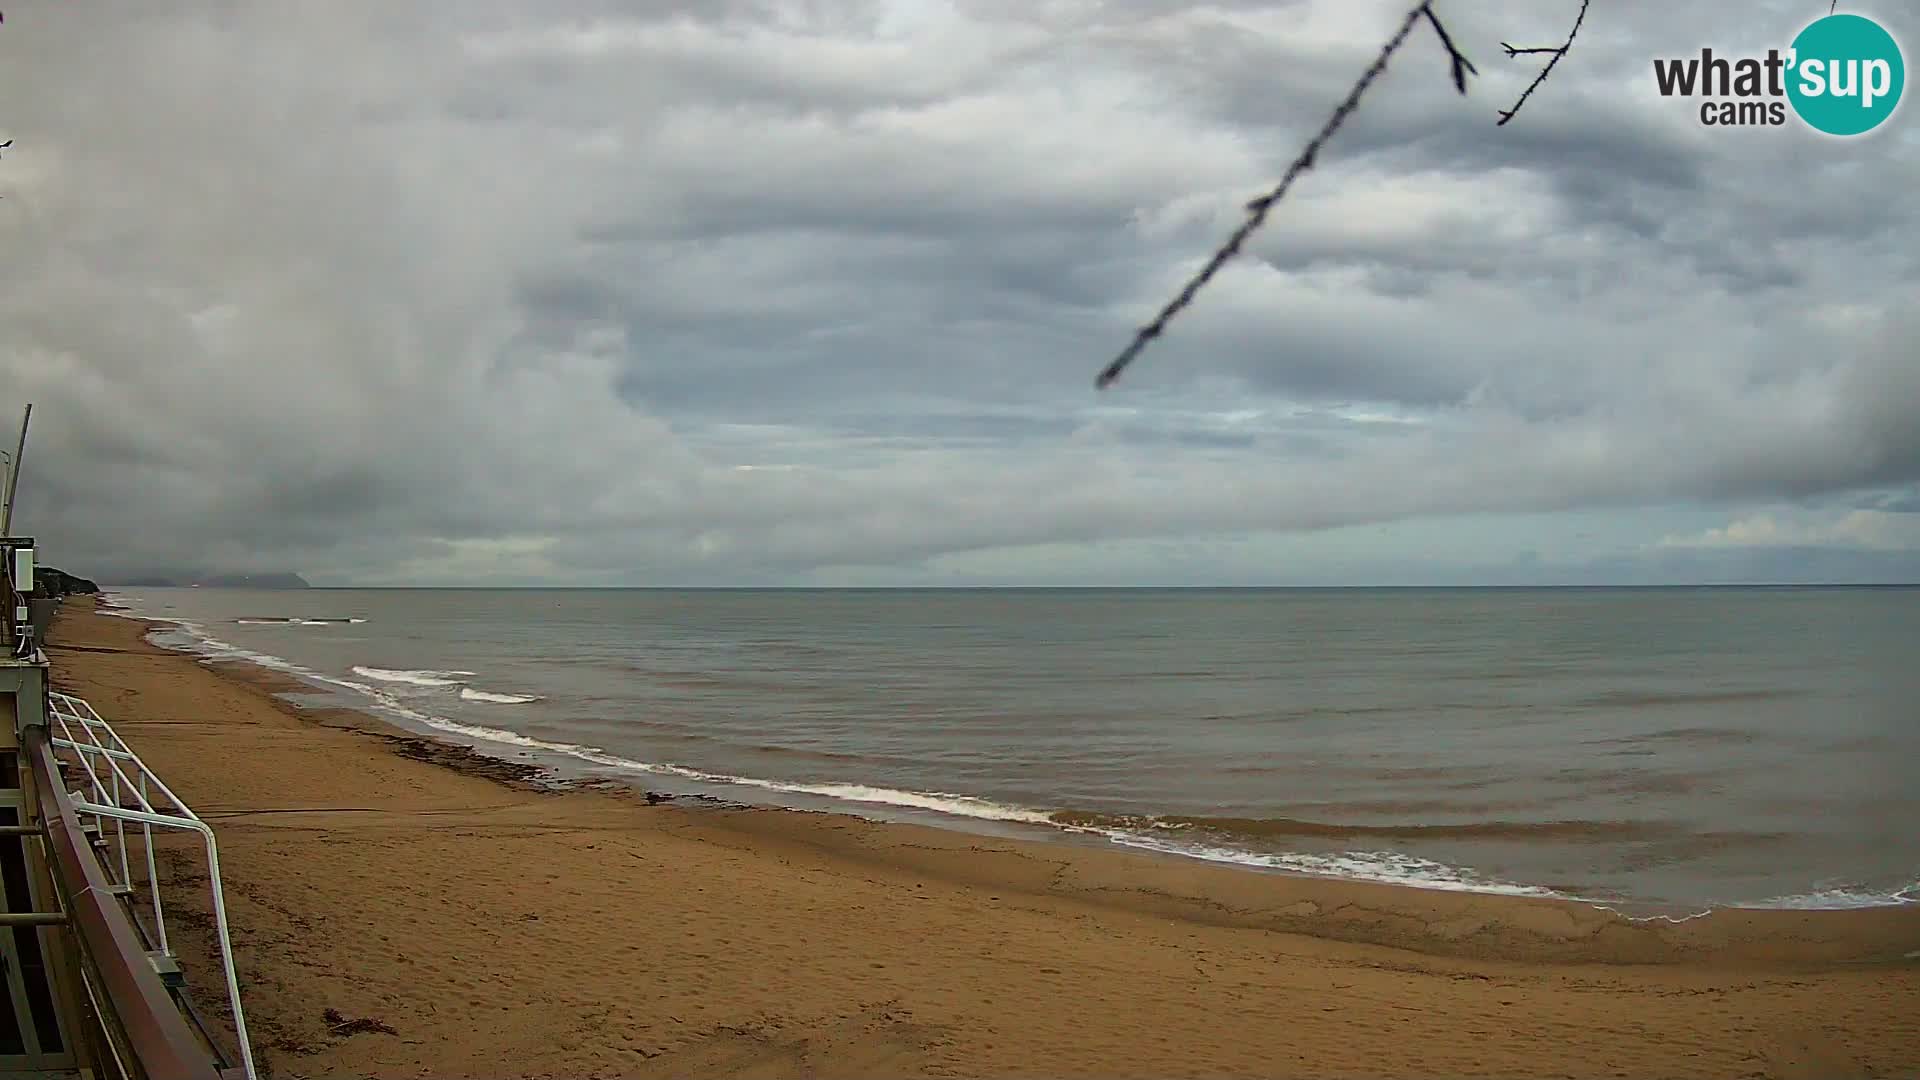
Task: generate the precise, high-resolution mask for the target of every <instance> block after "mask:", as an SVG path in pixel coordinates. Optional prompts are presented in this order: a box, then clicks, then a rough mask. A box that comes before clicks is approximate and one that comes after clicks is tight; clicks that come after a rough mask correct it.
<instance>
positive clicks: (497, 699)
mask: <svg viewBox="0 0 1920 1080" xmlns="http://www.w3.org/2000/svg"><path fill="white" fill-rule="evenodd" d="M460 700H461V701H479V702H484V703H486V704H489V705H525V704H527V703H528V702H530V701H539V700H540V695H538V694H496V693H494V692H493V691H491V690H475V689H474V688H473V687H471V686H466V687H462V688H461V689H460Z"/></svg>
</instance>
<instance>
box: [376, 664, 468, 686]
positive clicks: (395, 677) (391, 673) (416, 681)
mask: <svg viewBox="0 0 1920 1080" xmlns="http://www.w3.org/2000/svg"><path fill="white" fill-rule="evenodd" d="M353 673H354V674H355V675H359V676H361V677H363V678H368V679H377V680H379V681H380V682H387V683H405V684H406V685H408V686H434V687H443V686H459V685H460V682H461V680H462V679H465V678H466V677H467V676H470V675H472V674H474V673H473V672H471V671H436V670H433V669H431V668H420V669H410V668H377V667H359V666H356V667H355V668H354V669H353Z"/></svg>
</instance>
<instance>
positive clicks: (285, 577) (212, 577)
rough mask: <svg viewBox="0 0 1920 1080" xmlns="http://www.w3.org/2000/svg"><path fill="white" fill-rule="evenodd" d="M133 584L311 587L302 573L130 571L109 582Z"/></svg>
mask: <svg viewBox="0 0 1920 1080" xmlns="http://www.w3.org/2000/svg"><path fill="white" fill-rule="evenodd" d="M108 584H110V585H119V586H124V587H131V588H136V589H139V588H147V589H184V588H188V587H190V586H200V587H204V588H208V589H310V588H312V587H313V586H311V585H309V584H307V579H305V578H303V577H301V576H300V575H299V574H295V573H291V572H285V573H277V574H207V575H198V574H131V575H128V576H127V577H123V578H118V579H116V580H114V581H111V582H108Z"/></svg>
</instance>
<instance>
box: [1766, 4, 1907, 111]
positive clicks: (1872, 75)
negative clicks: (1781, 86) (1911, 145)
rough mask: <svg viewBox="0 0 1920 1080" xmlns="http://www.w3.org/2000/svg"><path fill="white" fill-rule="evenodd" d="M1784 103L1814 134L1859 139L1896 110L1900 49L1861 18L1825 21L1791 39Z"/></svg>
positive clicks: (1902, 70)
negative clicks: (1791, 48) (1789, 67)
mask: <svg viewBox="0 0 1920 1080" xmlns="http://www.w3.org/2000/svg"><path fill="white" fill-rule="evenodd" d="M1788 63H1789V64H1791V65H1792V71H1791V76H1790V78H1789V80H1788V82H1787V99H1788V100H1789V101H1791V102H1793V111H1794V112H1797V113H1799V114H1800V119H1802V120H1805V121H1806V122H1807V123H1808V124H1809V125H1811V126H1812V127H1813V128H1814V129H1815V130H1817V131H1824V132H1826V133H1827V134H1829V135H1860V134H1864V133H1866V132H1869V131H1872V130H1873V129H1874V128H1877V127H1879V126H1880V125H1881V124H1882V123H1885V122H1886V119H1887V117H1889V116H1892V115H1893V110H1894V109H1896V108H1898V107H1899V106H1900V92H1901V91H1902V90H1904V89H1906V85H1907V64H1906V60H1905V59H1904V58H1903V57H1902V56H1901V55H1900V43H1899V42H1897V41H1895V40H1893V35H1892V34H1889V33H1887V31H1886V29H1885V28H1884V27H1882V26H1881V25H1880V24H1879V23H1877V22H1874V21H1873V20H1872V19H1869V18H1866V17H1865V16H1862V15H1828V16H1826V17H1825V18H1822V19H1816V20H1814V21H1813V22H1811V23H1809V24H1807V28H1806V29H1804V30H1802V31H1800V35H1799V36H1798V37H1796V38H1794V39H1793V52H1792V54H1791V59H1790V60H1789V61H1788Z"/></svg>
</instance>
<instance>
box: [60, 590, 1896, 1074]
mask: <svg viewBox="0 0 1920 1080" xmlns="http://www.w3.org/2000/svg"><path fill="white" fill-rule="evenodd" d="M142 631H143V627H142V626H141V624H139V623H136V622H134V621H132V620H129V619H122V618H115V617H109V616H104V615H99V614H94V613H93V612H92V604H91V602H89V601H74V602H69V603H68V604H67V606H66V608H65V609H64V610H63V611H62V612H61V614H60V616H59V619H58V622H57V623H56V625H55V630H54V633H53V640H54V641H55V642H56V643H57V644H55V645H53V646H52V647H50V649H49V652H50V654H51V655H52V657H53V661H54V671H55V676H56V682H57V684H58V685H60V686H61V687H62V688H65V689H70V690H71V691H72V692H75V693H78V694H80V695H82V696H84V697H86V698H87V699H89V700H90V701H91V702H92V703H93V704H94V705H95V707H96V708H98V709H99V710H100V711H101V713H102V714H104V715H105V716H107V717H108V718H109V719H110V720H112V721H113V722H114V724H115V725H116V727H117V728H118V729H119V730H120V732H121V733H122V734H123V735H124V736H125V737H126V738H127V739H128V741H129V742H130V743H131V744H132V745H133V746H134V748H135V749H136V750H137V751H138V752H139V753H140V754H141V755H142V756H143V757H144V758H145V759H146V760H147V762H148V763H149V764H151V765H152V766H153V767H154V768H155V769H157V770H158V771H159V772H160V774H161V775H162V776H164V777H166V778H167V779H168V781H169V782H170V783H171V784H172V785H173V786H174V788H175V789H176V790H177V791H179V792H180V794H181V795H182V796H183V797H184V798H186V799H187V801H188V802H190V803H191V804H193V805H194V807H195V808H196V809H197V810H198V811H199V812H200V813H201V814H202V815H203V816H204V817H206V818H207V820H208V821H210V822H211V823H212V824H213V825H214V827H215V829H216V831H217V832H218V835H219V840H220V845H221V857H222V859H223V861H224V863H225V866H224V878H225V881H226V886H227V896H228V898H229V901H228V902H229V908H230V913H231V916H232V919H233V922H234V926H235V939H236V944H237V951H238V955H239V965H240V970H241V973H242V978H243V980H244V993H245V999H244V1000H245V1004H246V1008H247V1011H248V1016H249V1019H250V1021H251V1023H252V1026H253V1032H254V1043H255V1045H256V1047H257V1049H258V1052H259V1053H260V1055H261V1057H262V1060H263V1062H264V1064H265V1065H266V1066H267V1068H268V1069H269V1070H270V1072H271V1074H272V1075H275V1076H280V1077H320V1076H380V1077H390V1076H391V1077H412V1076H449V1077H453V1076H472V1077H507V1076H540V1077H587V1076H605V1077H625V1076H634V1077H644V1076H738V1077H782V1076H820V1077H855V1076H888V1077H892V1076H902V1077H904V1076H1016V1075H1017V1076H1046V1077H1052V1076H1100V1077H1177V1076H1259V1077H1279V1076H1342V1077H1360V1076H1378V1077H1387V1076H1394V1077H1403V1076H1404V1077H1412V1076H1511V1077H1547V1076H1571V1077H1597V1076H1631V1077H1696V1076H1698V1077H1761V1076H1769V1077H1788V1076H1805V1077H1846V1076H1874V1077H1889V1076H1909V1077H1913V1076H1920V908H1912V907H1910V908H1904V909H1880V910H1873V911H1857V912H1723V913H1719V914H1716V915H1713V916H1711V917H1708V918H1703V919H1697V920H1693V921H1690V922H1686V923H1683V924H1679V925H1671V924H1643V923H1632V922H1629V921H1626V920H1624V919H1622V918H1620V917H1618V916H1615V915H1612V914H1609V913H1606V912H1602V911H1597V910H1593V909H1590V908H1587V907H1583V906H1580V905H1573V904H1561V903H1556V902H1552V901H1542V900H1531V899H1517V898H1511V897H1494V896H1475V895H1465V894H1457V893H1443V892H1429V891H1422V890H1413V889H1402V888H1394V887H1389V886H1374V885H1366V884H1355V883H1343V882H1335V881H1323V880H1314V879H1302V878H1289V877H1281V876H1277V875H1265V874H1257V873H1251V872H1246V871H1240V870H1234V869H1230V868H1224V867H1214V866H1208V865H1204V864H1200V863H1194V862H1189V861H1180V860H1174V859H1160V858H1154V857H1150V856H1143V855H1133V854H1128V853H1124V852H1119V851H1107V850H1097V849H1082V848H1079V847H1076V846H1073V845H1067V844H1059V843H1045V842H1020V841H1010V840H989V839H981V838H977V837H972V836H968V835H966V834H962V833H956V832H948V831H945V830H940V829H932V828H920V827H913V826H904V825H886V824H874V823H869V822H865V821H862V820H859V819H855V818H852V817H844V816H839V815H828V814H803V813H793V812H786V811H777V810H728V809H716V808H712V807H699V806H692V807H688V806H681V805H676V804H675V803H664V804H662V805H659V806H649V805H646V804H645V802H644V801H643V800H641V799H639V798H637V797H633V796H630V795H623V794H619V793H613V792H606V791H591V790H588V791H573V792H565V793H555V792H552V791H546V790H541V789H540V788H539V787H538V786H537V785H533V784H529V783H526V782H524V781H523V780H517V779H515V775H516V773H515V770H514V769H512V768H506V767H494V768H488V767H487V766H485V764H484V763H483V762H477V761H475V760H474V759H473V758H472V757H471V756H470V755H467V754H466V753H465V752H463V751H457V750H450V749H446V748H442V747H440V746H439V745H438V744H434V743H428V742H424V741H422V740H417V739H412V738H409V737H407V736H405V735H404V733H401V732H398V731H395V730H394V729H392V728H388V727H385V726H383V725H382V724H380V723H379V722H378V721H375V720H373V719H371V718H369V717H367V716H364V715H361V714H358V713H351V712H324V713H322V712H310V711H302V710H299V709H296V708H294V707H292V706H290V705H288V704H286V703H285V702H284V701H282V700H280V699H279V698H276V697H275V696H273V694H272V692H271V691H272V689H273V688H274V687H275V686H276V685H278V686H279V687H280V688H281V689H289V688H290V687H287V686H285V685H283V684H277V683H275V681H274V678H275V677H274V676H271V675H270V674H268V673H265V672H261V671H260V670H258V669H250V668H244V667H239V666H231V665H222V666H221V667H220V668H219V669H218V670H219V672H220V674H216V673H215V672H214V671H213V670H210V669H209V668H208V667H207V666H205V665H202V664H199V663H197V662H195V661H194V660H192V659H189V658H186V657H183V656H180V655H178V654H173V653H168V652H165V651H163V650H160V649H156V648H154V647H152V646H149V645H147V644H145V642H144V641H143V640H142ZM190 852H191V849H190V848H186V847H180V848H177V849H170V850H168V851H167V852H166V853H165V854H166V864H165V865H166V868H167V870H166V873H167V875H168V876H169V877H170V879H171V880H170V883H169V888H168V890H167V892H166V900H167V902H168V904H169V905H170V908H169V910H170V911H171V912H173V913H174V919H178V920H181V922H180V923H179V924H178V927H177V930H176V937H177V939H178V941H177V943H176V946H177V948H179V950H180V952H181V956H182V961H183V963H184V964H185V965H186V966H187V968H188V972H189V976H190V978H191V979H192V980H193V985H194V987H195V992H196V998H197V1000H200V1001H202V1002H205V1003H206V1006H207V1008H208V1011H209V1012H211V1013H215V1014H222V1013H223V1010H222V1009H221V1007H220V1004H219V999H220V996H221V990H220V984H219V982H218V978H217V973H218V970H219V969H218V966H217V963H216V960H215V954H214V952H213V951H212V943H211V938H210V936H209V934H208V933H207V929H206V927H207V919H206V917H205V915H206V912H207V910H208V906H207V901H206V897H205V877H204V874H203V872H202V871H201V870H200V868H199V866H198V863H197V861H196V860H195V859H193V858H190V857H188V856H189V854H190ZM169 921H170V923H172V922H173V921H174V920H173V919H170V920H169ZM328 1010H336V1011H337V1013H336V1015H337V1016H339V1017H344V1018H350V1019H351V1018H372V1019H377V1020H379V1021H380V1022H382V1023H383V1024H384V1025H386V1026H387V1027H388V1028H390V1029H391V1031H392V1034H384V1033H380V1032H373V1033H362V1034H344V1033H337V1032H334V1031H332V1030H330V1025H329V1022H328V1021H327V1019H326V1014H327V1011H328Z"/></svg>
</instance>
